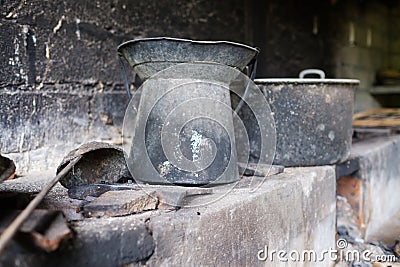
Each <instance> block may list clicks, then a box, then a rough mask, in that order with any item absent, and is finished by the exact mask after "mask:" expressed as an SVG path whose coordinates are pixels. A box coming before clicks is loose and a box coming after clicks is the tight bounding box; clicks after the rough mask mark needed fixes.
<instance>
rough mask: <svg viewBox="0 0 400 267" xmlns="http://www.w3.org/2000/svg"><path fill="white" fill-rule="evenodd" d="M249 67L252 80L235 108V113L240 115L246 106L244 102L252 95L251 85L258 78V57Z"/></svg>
mask: <svg viewBox="0 0 400 267" xmlns="http://www.w3.org/2000/svg"><path fill="white" fill-rule="evenodd" d="M248 66H251V71H250V77H249V78H250V79H249V82H248V83H247V86H246V89H245V90H244V94H243V97H242V99H240V102H239V104H238V105H237V106H236V108H235V113H238V112H239V110H240V109H241V108H242V107H243V105H244V101H245V100H246V98H247V97H248V96H249V94H250V83H251V82H252V81H254V78H255V76H256V71H257V57H255V58H254V59H253V60H252V61H251V62H250V63H249V65H248Z"/></svg>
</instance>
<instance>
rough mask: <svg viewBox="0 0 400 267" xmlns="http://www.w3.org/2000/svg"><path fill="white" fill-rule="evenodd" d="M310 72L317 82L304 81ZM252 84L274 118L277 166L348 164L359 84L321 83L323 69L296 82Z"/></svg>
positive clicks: (264, 80)
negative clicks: (266, 103)
mask: <svg viewBox="0 0 400 267" xmlns="http://www.w3.org/2000/svg"><path fill="white" fill-rule="evenodd" d="M310 73H314V74H318V75H320V78H319V79H307V78H304V77H305V75H308V74H310ZM255 83H256V84H257V85H258V86H259V87H260V89H261V90H262V92H263V94H264V95H265V98H266V99H267V101H268V103H269V105H270V107H271V111H272V112H273V117H274V119H275V124H276V139H277V144H276V155H275V160H274V163H275V164H279V165H284V166H314V165H327V164H335V163H338V162H341V161H344V160H346V159H347V157H348V156H349V153H350V147H351V138H352V126H351V125H352V115H353V104H354V92H355V89H356V87H357V86H358V84H359V80H353V79H325V74H324V72H323V71H321V70H305V71H302V72H301V73H300V78H299V79H256V80H255ZM250 131H251V130H250ZM254 152H255V153H256V151H254ZM252 156H253V158H257V155H252Z"/></svg>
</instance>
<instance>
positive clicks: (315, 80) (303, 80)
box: [254, 69, 360, 85]
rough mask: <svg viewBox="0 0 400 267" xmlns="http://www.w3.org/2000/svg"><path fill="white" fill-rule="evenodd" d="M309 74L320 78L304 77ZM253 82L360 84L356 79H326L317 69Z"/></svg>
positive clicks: (323, 73)
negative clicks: (297, 75)
mask: <svg viewBox="0 0 400 267" xmlns="http://www.w3.org/2000/svg"><path fill="white" fill-rule="evenodd" d="M309 74H315V75H319V76H320V78H304V77H305V76H306V75H309ZM254 82H255V83H256V84H350V85H358V84H360V81H359V80H357V79H326V78H325V72H324V71H322V70H319V69H305V70H303V71H301V72H300V74H299V78H262V79H255V80H254Z"/></svg>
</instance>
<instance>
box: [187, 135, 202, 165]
mask: <svg viewBox="0 0 400 267" xmlns="http://www.w3.org/2000/svg"><path fill="white" fill-rule="evenodd" d="M203 140H204V138H203V135H201V134H200V133H198V132H197V131H193V130H192V137H191V138H190V147H191V149H192V158H193V160H194V161H195V160H198V159H199V155H200V146H201V145H202V144H203V142H204V141H203Z"/></svg>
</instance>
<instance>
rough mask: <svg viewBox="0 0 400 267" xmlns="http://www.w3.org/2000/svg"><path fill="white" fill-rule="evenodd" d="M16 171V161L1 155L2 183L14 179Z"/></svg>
mask: <svg viewBox="0 0 400 267" xmlns="http://www.w3.org/2000/svg"><path fill="white" fill-rule="evenodd" d="M15 169H16V168H15V164H14V161H12V160H11V159H9V158H6V157H3V156H2V155H0V183H1V182H2V181H4V180H9V179H13V178H14V176H15Z"/></svg>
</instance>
